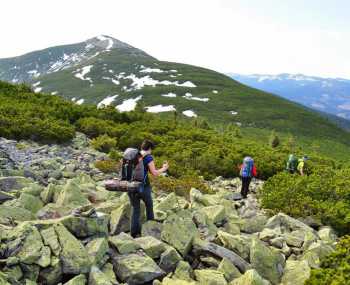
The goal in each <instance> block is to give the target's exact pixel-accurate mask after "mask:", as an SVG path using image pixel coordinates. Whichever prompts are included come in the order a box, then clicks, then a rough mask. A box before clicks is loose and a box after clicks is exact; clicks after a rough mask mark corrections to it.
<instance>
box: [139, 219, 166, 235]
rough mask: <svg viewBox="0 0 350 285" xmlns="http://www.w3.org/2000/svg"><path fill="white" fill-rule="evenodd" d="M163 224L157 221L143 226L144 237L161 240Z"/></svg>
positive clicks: (148, 222)
mask: <svg viewBox="0 0 350 285" xmlns="http://www.w3.org/2000/svg"><path fill="white" fill-rule="evenodd" d="M162 230H163V224H162V223H159V222H157V221H147V222H145V223H144V224H143V225H142V236H152V237H154V238H156V239H159V240H160V239H161V233H162Z"/></svg>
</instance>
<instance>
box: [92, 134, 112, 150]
mask: <svg viewBox="0 0 350 285" xmlns="http://www.w3.org/2000/svg"><path fill="white" fill-rule="evenodd" d="M116 145H117V140H116V139H115V138H111V137H109V136H108V135H102V136H98V137H97V138H94V139H92V140H91V146H92V147H93V148H94V149H96V150H98V151H102V152H105V153H108V152H110V151H111V150H112V149H113V148H115V147H116Z"/></svg>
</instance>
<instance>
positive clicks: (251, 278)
mask: <svg viewBox="0 0 350 285" xmlns="http://www.w3.org/2000/svg"><path fill="white" fill-rule="evenodd" d="M270 284H271V283H270V282H269V281H268V280H265V279H264V278H262V277H261V276H260V275H259V273H258V272H257V271H256V270H255V269H250V270H248V271H246V272H245V273H244V274H243V275H242V276H241V277H239V278H237V279H235V280H233V281H232V282H231V283H230V285H270Z"/></svg>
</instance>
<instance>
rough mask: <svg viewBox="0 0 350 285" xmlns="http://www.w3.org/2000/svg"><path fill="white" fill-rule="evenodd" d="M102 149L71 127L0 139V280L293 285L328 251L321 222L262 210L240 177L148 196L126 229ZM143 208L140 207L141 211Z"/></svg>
mask: <svg viewBox="0 0 350 285" xmlns="http://www.w3.org/2000/svg"><path fill="white" fill-rule="evenodd" d="M105 157H106V156H105V154H102V153H99V152H97V151H95V150H92V149H91V148H89V142H88V139H87V138H86V137H85V136H84V135H82V134H78V135H77V137H76V138H75V139H74V141H73V142H72V143H70V144H67V145H38V144H36V143H32V142H28V141H23V142H16V141H10V140H5V139H2V138H0V285H3V284H4V285H5V284H6V285H7V284H26V285H32V284H52V285H53V284H66V285H80V284H82V285H83V284H90V285H109V284H154V285H158V284H159V285H160V284H164V285H188V284H208V285H216V284H218V285H221V284H223V285H224V284H232V285H260V284H261V285H267V284H284V285H299V284H300V285H301V284H303V283H304V281H305V280H306V279H307V278H308V277H309V274H310V270H311V269H312V268H318V266H319V263H320V258H321V257H323V256H325V255H327V254H329V253H330V252H332V251H333V250H334V246H335V244H336V241H337V237H336V235H335V233H334V232H333V230H332V229H331V228H330V227H326V226H322V225H318V224H315V223H309V222H302V221H300V220H297V219H294V218H292V217H289V216H287V215H285V214H283V213H279V214H277V215H274V216H270V215H268V213H267V212H266V211H264V210H263V209H260V207H259V203H258V200H257V193H258V191H259V188H260V187H262V186H263V181H259V180H255V181H253V182H252V185H251V190H252V192H251V194H249V195H248V199H246V200H242V199H241V197H240V194H239V190H240V180H239V179H231V180H226V179H223V178H220V177H218V178H216V179H215V180H213V181H211V182H208V184H209V186H210V187H211V188H212V189H213V190H214V194H202V193H201V192H200V189H191V191H190V197H189V199H185V198H184V197H180V196H177V195H175V194H174V193H170V194H168V193H156V194H155V197H154V211H155V220H154V221H145V215H144V213H143V215H142V223H143V226H142V236H141V237H138V238H132V237H131V236H130V235H129V234H128V232H129V225H130V214H131V207H130V203H129V199H128V196H127V194H126V193H117V192H109V191H106V190H105V189H104V187H103V181H104V180H105V179H107V178H110V177H109V175H105V174H103V173H102V172H100V171H99V170H98V169H96V168H95V166H94V162H95V161H96V160H99V159H104V158H105ZM143 212H144V211H143Z"/></svg>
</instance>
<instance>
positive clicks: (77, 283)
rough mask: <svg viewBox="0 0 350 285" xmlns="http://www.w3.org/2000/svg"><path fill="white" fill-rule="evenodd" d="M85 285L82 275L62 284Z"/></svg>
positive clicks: (84, 278)
mask: <svg viewBox="0 0 350 285" xmlns="http://www.w3.org/2000/svg"><path fill="white" fill-rule="evenodd" d="M86 284H87V280H86V277H85V275H84V274H80V275H78V276H76V277H74V278H72V279H71V280H69V281H68V282H66V283H64V285H86Z"/></svg>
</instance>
